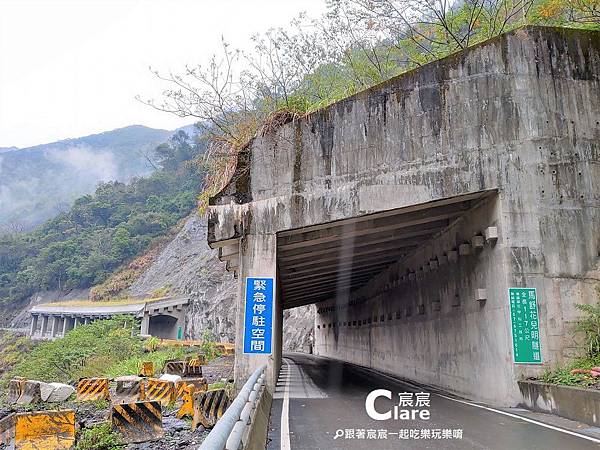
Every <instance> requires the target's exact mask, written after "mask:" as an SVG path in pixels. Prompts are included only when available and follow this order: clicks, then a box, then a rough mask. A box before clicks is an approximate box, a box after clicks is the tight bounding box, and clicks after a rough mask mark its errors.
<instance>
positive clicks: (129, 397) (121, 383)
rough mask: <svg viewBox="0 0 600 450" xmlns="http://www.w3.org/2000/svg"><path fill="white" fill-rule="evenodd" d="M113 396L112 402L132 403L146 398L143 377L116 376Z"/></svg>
mask: <svg viewBox="0 0 600 450" xmlns="http://www.w3.org/2000/svg"><path fill="white" fill-rule="evenodd" d="M115 381H116V382H117V386H116V388H115V397H114V399H113V403H132V402H139V401H142V400H145V399H146V389H145V387H146V386H145V384H144V379H143V378H140V377H135V376H133V377H132V376H125V377H119V378H116V379H115Z"/></svg>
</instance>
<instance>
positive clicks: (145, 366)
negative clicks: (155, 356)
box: [140, 361, 154, 378]
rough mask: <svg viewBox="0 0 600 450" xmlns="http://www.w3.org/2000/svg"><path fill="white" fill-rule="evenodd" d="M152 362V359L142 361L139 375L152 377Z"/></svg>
mask: <svg viewBox="0 0 600 450" xmlns="http://www.w3.org/2000/svg"><path fill="white" fill-rule="evenodd" d="M153 376H154V363H153V362H152V361H142V364H140V377H148V378H149V377H153Z"/></svg>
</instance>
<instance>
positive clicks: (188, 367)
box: [183, 358, 202, 378]
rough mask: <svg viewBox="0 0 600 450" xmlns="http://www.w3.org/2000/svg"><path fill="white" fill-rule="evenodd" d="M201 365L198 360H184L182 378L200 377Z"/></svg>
mask: <svg viewBox="0 0 600 450" xmlns="http://www.w3.org/2000/svg"><path fill="white" fill-rule="evenodd" d="M201 376H202V364H201V362H200V358H186V360H185V365H184V367H183V377H184V378H186V377H201Z"/></svg>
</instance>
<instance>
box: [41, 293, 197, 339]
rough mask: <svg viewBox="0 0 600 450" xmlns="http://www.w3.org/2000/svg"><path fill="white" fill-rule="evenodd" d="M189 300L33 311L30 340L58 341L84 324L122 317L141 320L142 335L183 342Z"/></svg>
mask: <svg viewBox="0 0 600 450" xmlns="http://www.w3.org/2000/svg"><path fill="white" fill-rule="evenodd" d="M188 301H189V300H188V299H187V298H163V299H155V300H153V299H146V300H137V301H133V300H132V301H131V302H130V303H127V302H92V301H71V302H59V303H46V304H42V305H37V306H34V307H33V308H31V310H30V314H31V328H30V333H29V334H30V336H31V337H32V338H33V339H56V338H60V337H64V335H65V333H67V332H68V331H70V330H72V329H74V328H76V327H77V326H79V325H82V324H88V323H90V322H93V321H94V320H98V319H107V318H110V317H114V316H117V315H121V314H126V315H131V316H134V317H136V318H139V319H141V329H140V333H141V334H142V335H150V336H156V337H160V338H164V339H182V338H183V330H184V326H185V308H186V306H187V304H188Z"/></svg>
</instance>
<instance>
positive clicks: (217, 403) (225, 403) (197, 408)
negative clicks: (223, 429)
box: [192, 389, 230, 430]
mask: <svg viewBox="0 0 600 450" xmlns="http://www.w3.org/2000/svg"><path fill="white" fill-rule="evenodd" d="M229 404H230V400H229V396H228V395H227V392H225V389H216V390H214V391H207V392H202V393H200V394H194V417H193V419H192V430H195V429H196V428H197V427H198V425H199V424H202V425H203V426H204V428H212V427H214V426H215V424H216V423H217V421H218V420H219V419H220V418H221V416H222V415H223V414H224V413H225V411H226V410H227V408H228V407H229Z"/></svg>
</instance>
